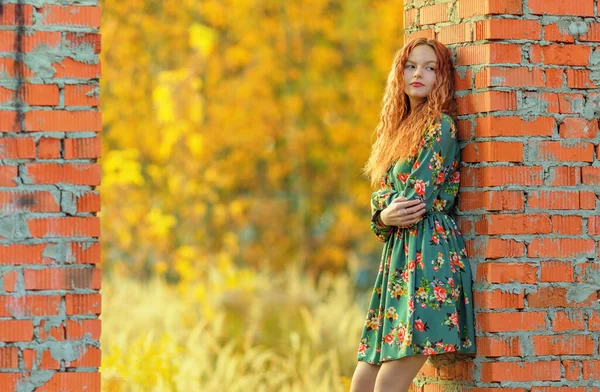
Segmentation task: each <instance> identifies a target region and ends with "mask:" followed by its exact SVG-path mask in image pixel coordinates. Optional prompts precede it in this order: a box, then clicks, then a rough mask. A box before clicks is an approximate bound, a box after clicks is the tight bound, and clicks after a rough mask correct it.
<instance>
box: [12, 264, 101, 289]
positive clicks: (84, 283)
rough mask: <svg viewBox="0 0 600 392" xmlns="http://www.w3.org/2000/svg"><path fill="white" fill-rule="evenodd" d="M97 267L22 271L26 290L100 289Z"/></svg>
mask: <svg viewBox="0 0 600 392" xmlns="http://www.w3.org/2000/svg"><path fill="white" fill-rule="evenodd" d="M100 273H101V271H100V269H99V268H45V269H35V270H34V269H26V270H24V271H23V276H24V279H25V289H26V290H73V289H92V290H99V289H100V278H101V276H100Z"/></svg>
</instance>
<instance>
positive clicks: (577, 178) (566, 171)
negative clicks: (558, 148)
mask: <svg viewBox="0 0 600 392" xmlns="http://www.w3.org/2000/svg"><path fill="white" fill-rule="evenodd" d="M548 177H549V183H548V185H551V186H575V185H580V184H581V168H580V167H577V166H555V167H551V168H550V175H549V176H548Z"/></svg>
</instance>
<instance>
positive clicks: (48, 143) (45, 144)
mask: <svg viewBox="0 0 600 392" xmlns="http://www.w3.org/2000/svg"><path fill="white" fill-rule="evenodd" d="M60 144H61V140H60V139H57V138H51V137H42V138H40V141H39V142H38V153H37V157H38V158H39V159H57V158H60Z"/></svg>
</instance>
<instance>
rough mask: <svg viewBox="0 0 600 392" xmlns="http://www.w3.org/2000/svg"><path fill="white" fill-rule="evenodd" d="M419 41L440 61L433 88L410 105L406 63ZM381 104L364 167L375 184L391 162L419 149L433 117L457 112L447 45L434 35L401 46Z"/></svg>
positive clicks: (436, 118)
mask: <svg viewBox="0 0 600 392" xmlns="http://www.w3.org/2000/svg"><path fill="white" fill-rule="evenodd" d="M419 45H428V46H429V47H431V48H432V49H433V50H434V52H435V55H436V57H437V61H438V64H437V67H436V68H437V69H436V78H435V84H434V85H433V88H432V90H431V92H430V93H429V95H428V96H427V98H426V99H425V100H423V101H421V102H420V103H419V104H418V105H416V106H415V107H414V108H411V107H410V101H409V98H408V95H406V93H405V92H404V66H405V64H406V62H407V61H408V57H409V56H410V53H411V52H412V50H413V49H414V48H416V47H417V46H419ZM381 106H382V110H381V115H380V121H379V124H378V125H377V128H376V129H375V132H374V135H375V136H376V137H377V139H376V141H375V143H374V144H373V147H372V150H371V156H370V157H369V160H368V161H367V164H366V165H365V167H364V168H363V173H364V174H365V175H366V176H367V177H368V178H369V179H370V182H371V185H372V186H373V187H374V188H376V187H378V186H379V185H380V184H381V181H382V180H383V176H384V175H385V172H386V171H387V169H388V168H389V167H390V165H391V164H392V163H394V162H395V161H398V160H408V159H409V158H410V157H412V156H413V155H415V154H416V153H417V152H418V148H419V145H420V143H421V140H422V139H423V134H424V131H425V129H426V127H427V126H428V125H429V124H430V123H431V122H432V121H436V120H441V116H442V113H447V114H449V115H451V116H453V115H454V114H455V112H456V103H455V101H454V72H453V64H452V58H451V55H450V51H449V50H448V48H446V46H444V44H442V43H441V42H439V41H437V40H435V39H428V38H416V39H413V40H411V41H410V42H408V43H407V44H406V45H405V46H404V47H403V48H401V49H400V50H398V51H397V52H396V56H395V58H394V62H393V65H392V70H391V71H390V74H389V76H388V79H387V84H386V88H385V94H384V97H383V100H382V104H381Z"/></svg>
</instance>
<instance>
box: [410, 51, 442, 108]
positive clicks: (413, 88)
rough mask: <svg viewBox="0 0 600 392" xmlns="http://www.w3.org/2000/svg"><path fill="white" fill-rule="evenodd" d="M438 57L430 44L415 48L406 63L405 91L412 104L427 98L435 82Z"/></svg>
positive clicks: (412, 105)
mask: <svg viewBox="0 0 600 392" xmlns="http://www.w3.org/2000/svg"><path fill="white" fill-rule="evenodd" d="M436 69H437V57H436V55H435V52H434V50H433V49H432V48H431V47H430V46H429V45H419V46H417V47H415V48H413V50H412V52H410V55H409V56H408V61H407V62H406V64H405V65H404V92H405V93H406V95H408V98H409V99H410V106H411V107H414V106H415V104H416V103H418V102H420V101H422V100H424V99H425V98H427V96H428V95H429V93H430V92H431V90H432V89H433V85H434V84H435V74H436Z"/></svg>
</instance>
